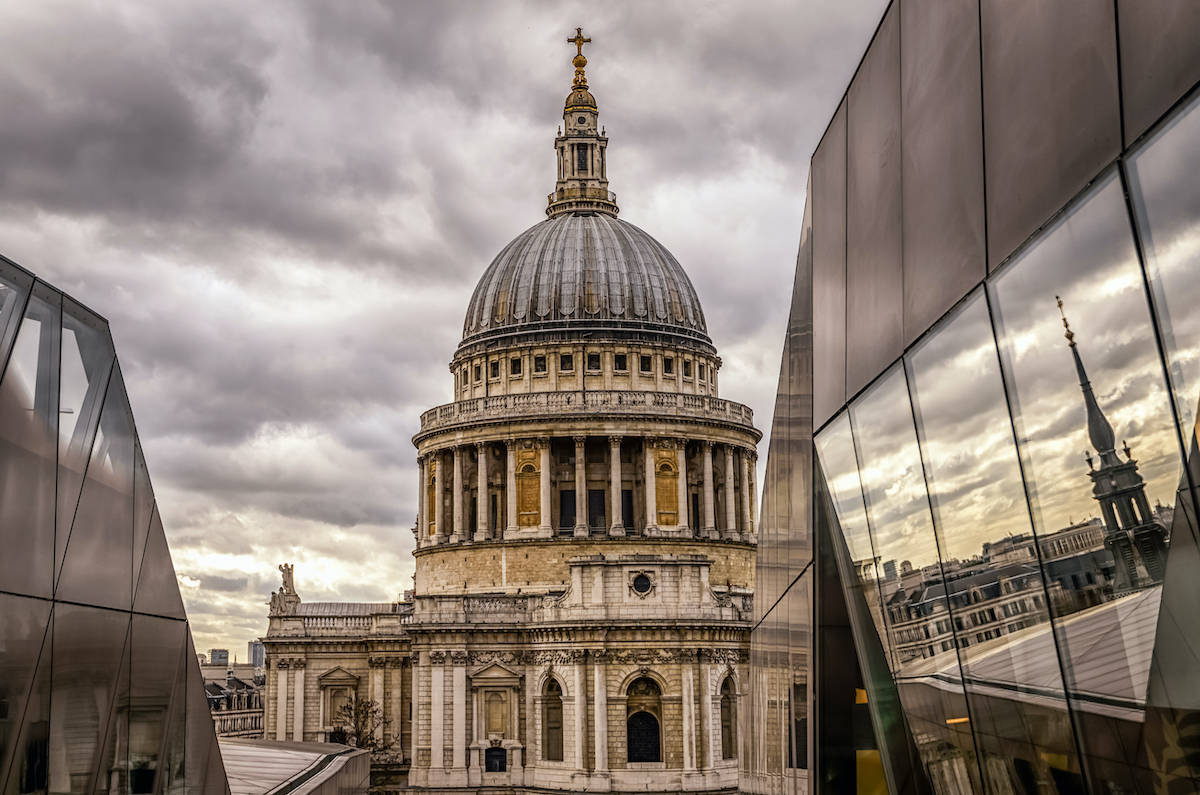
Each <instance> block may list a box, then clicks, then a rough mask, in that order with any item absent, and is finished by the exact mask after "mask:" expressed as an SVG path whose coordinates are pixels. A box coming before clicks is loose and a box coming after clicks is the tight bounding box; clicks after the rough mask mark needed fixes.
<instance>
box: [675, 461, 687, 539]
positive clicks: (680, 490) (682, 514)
mask: <svg viewBox="0 0 1200 795" xmlns="http://www.w3.org/2000/svg"><path fill="white" fill-rule="evenodd" d="M675 470H676V472H678V475H679V478H678V481H677V482H676V487H677V488H676V493H677V495H678V496H677V497H676V500H677V501H678V502H679V513H678V514H676V516H677V517H678V522H679V529H680V530H683V531H686V530H687V529H688V526H689V525H688V490H687V439H677V440H676V441H675Z"/></svg>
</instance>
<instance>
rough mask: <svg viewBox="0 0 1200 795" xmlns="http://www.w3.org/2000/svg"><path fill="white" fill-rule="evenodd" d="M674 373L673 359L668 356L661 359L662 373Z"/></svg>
mask: <svg viewBox="0 0 1200 795" xmlns="http://www.w3.org/2000/svg"><path fill="white" fill-rule="evenodd" d="M674 373H675V360H674V359H672V358H671V357H670V356H668V357H666V358H665V359H663V375H673V374H674Z"/></svg>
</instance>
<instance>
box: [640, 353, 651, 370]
mask: <svg viewBox="0 0 1200 795" xmlns="http://www.w3.org/2000/svg"><path fill="white" fill-rule="evenodd" d="M638 368H639V369H640V370H641V371H642V372H643V373H648V372H650V357H649V356H646V355H644V354H643V355H642V356H641V357H640V358H639V360H638Z"/></svg>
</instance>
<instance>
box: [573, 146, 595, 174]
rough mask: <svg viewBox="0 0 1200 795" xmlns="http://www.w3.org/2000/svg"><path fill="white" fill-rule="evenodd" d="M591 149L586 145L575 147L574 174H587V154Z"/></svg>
mask: <svg viewBox="0 0 1200 795" xmlns="http://www.w3.org/2000/svg"><path fill="white" fill-rule="evenodd" d="M590 149H591V147H590V146H588V145H587V144H576V145H575V172H576V173H577V174H586V173H588V152H589V150H590Z"/></svg>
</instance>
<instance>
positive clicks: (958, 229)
mask: <svg viewBox="0 0 1200 795" xmlns="http://www.w3.org/2000/svg"><path fill="white" fill-rule="evenodd" d="M900 39H901V41H900V84H901V87H900V101H901V106H902V113H901V114H900V115H901V119H902V120H903V129H902V145H901V149H902V151H903V160H902V163H903V166H902V169H901V171H902V179H901V184H902V186H903V193H904V212H903V216H904V218H903V223H904V234H903V240H904V340H903V341H904V342H905V343H908V342H911V341H912V340H914V339H916V337H917V335H919V334H920V333H921V332H922V331H924V330H925V329H926V328H928V327H929V326H930V324H932V323H933V321H934V320H936V319H937V318H938V317H940V316H941V315H942V313H944V312H945V311H946V310H948V309H949V308H950V307H951V306H953V305H954V302H955V301H957V300H958V299H959V298H961V297H962V296H963V295H965V294H966V293H967V291H968V290H970V289H971V288H972V287H974V286H975V285H976V284H978V282H979V280H980V279H982V278H983V277H984V276H985V275H986V273H987V252H986V251H985V250H984V237H983V141H982V137H983V119H982V116H981V113H982V105H981V104H980V98H979V90H980V87H979V4H978V3H977V2H976V1H975V0H905V2H904V3H902V4H900Z"/></svg>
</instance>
